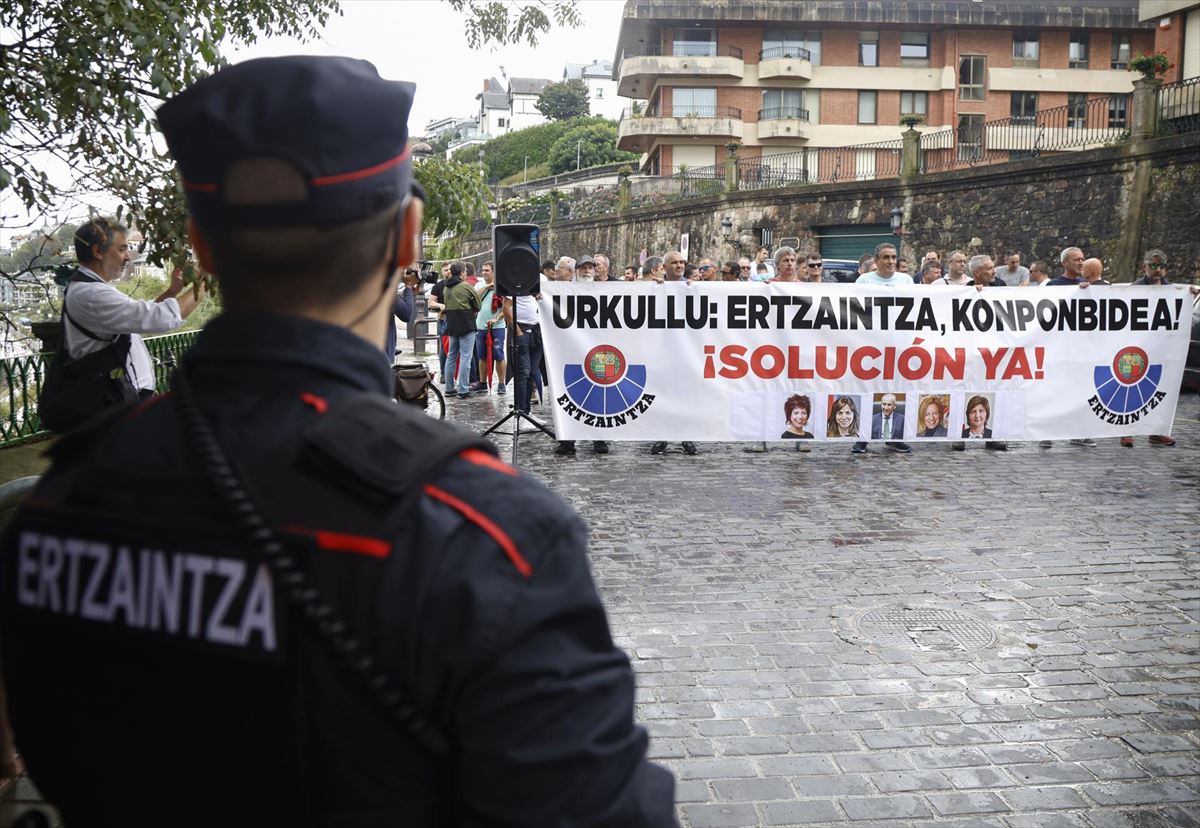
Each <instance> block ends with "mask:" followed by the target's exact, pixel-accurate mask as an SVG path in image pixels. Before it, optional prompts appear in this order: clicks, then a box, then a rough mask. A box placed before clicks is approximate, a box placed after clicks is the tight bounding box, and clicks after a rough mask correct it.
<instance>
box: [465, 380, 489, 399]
mask: <svg viewBox="0 0 1200 828" xmlns="http://www.w3.org/2000/svg"><path fill="white" fill-rule="evenodd" d="M469 390H470V392H471V395H472V396H478V395H480V394H486V393H487V392H488V387H487V383H486V382H473V383H471V387H470V389H469Z"/></svg>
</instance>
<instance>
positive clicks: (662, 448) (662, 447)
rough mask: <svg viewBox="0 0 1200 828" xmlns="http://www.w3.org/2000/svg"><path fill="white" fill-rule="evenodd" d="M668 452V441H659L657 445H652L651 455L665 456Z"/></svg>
mask: <svg viewBox="0 0 1200 828" xmlns="http://www.w3.org/2000/svg"><path fill="white" fill-rule="evenodd" d="M666 450H667V441H666V440H659V441H658V442H657V443H655V444H654V445H652V446H651V447H650V453H651V454H663V453H665V452H666Z"/></svg>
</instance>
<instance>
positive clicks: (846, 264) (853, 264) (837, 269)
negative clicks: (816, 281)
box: [821, 257, 858, 282]
mask: <svg viewBox="0 0 1200 828" xmlns="http://www.w3.org/2000/svg"><path fill="white" fill-rule="evenodd" d="M821 261H822V262H823V263H824V267H822V268H821V281H822V282H853V281H855V280H856V279H858V261H857V260H856V259H826V258H824V257H822V258H821Z"/></svg>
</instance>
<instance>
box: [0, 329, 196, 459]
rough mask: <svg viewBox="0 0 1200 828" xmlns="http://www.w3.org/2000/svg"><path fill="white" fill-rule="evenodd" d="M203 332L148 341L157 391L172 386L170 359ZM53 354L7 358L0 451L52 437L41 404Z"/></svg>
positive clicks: (0, 370)
mask: <svg viewBox="0 0 1200 828" xmlns="http://www.w3.org/2000/svg"><path fill="white" fill-rule="evenodd" d="M198 334H199V331H184V332H183V333H173V334H165V335H163V336H152V337H147V338H146V339H145V340H144V341H145V343H146V348H147V350H149V351H150V357H151V359H152V360H153V361H154V378H155V385H156V387H157V389H158V390H159V391H160V392H162V391H166V390H167V388H168V386H169V384H170V376H169V373H168V372H169V368H168V362H169V360H168V357H171V358H173V359H174V360H175V361H176V362H177V361H178V360H179V358H180V357H182V356H183V354H184V352H186V351H187V349H188V348H190V347H191V346H192V345H194V344H195V342H196V337H197V335H198ZM53 356H54V354H53V352H50V351H46V352H43V353H40V354H29V355H27V356H20V357H7V358H5V359H2V360H0V448H6V447H8V446H14V445H17V444H19V443H25V442H29V441H30V440H38V439H41V438H43V437H47V436H49V434H50V432H49V431H47V430H46V429H44V428H42V421H41V418H39V417H38V413H37V401H38V397H39V396H40V395H41V392H42V382H43V381H44V380H45V377H46V366H47V365H48V364H49V362H50V359H51V357H53Z"/></svg>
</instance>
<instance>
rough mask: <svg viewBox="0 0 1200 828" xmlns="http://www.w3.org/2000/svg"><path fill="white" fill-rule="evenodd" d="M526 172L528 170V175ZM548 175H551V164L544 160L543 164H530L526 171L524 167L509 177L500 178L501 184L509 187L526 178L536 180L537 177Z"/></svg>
mask: <svg viewBox="0 0 1200 828" xmlns="http://www.w3.org/2000/svg"><path fill="white" fill-rule="evenodd" d="M526 172H528V175H526ZM548 175H550V165H549V164H546V163H544V162H543V163H541V164H530V165H529V170H528V171H526V170H524V169H522V170H519V171H518V172H515V173H513V174H512V175H510V176H509V177H508V178H502V179H500V184H501V185H502V186H505V187H507V186H509V185H512V184H520V183H522V182H524V181H526V180H529V181H536V180H537V179H539V178H545V177H546V176H548Z"/></svg>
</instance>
